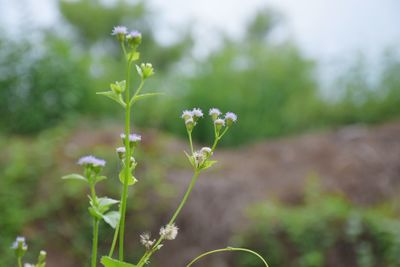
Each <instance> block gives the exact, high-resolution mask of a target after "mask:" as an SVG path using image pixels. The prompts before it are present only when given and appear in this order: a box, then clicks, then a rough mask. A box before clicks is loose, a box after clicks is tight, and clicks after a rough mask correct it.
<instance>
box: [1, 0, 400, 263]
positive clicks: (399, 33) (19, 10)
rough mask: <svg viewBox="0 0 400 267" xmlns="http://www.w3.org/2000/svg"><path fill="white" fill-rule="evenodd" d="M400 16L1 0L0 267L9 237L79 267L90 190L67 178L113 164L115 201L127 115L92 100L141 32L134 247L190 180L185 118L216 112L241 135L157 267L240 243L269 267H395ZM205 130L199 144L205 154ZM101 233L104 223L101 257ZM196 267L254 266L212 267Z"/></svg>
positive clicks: (386, 7) (363, 8) (388, 2)
mask: <svg viewBox="0 0 400 267" xmlns="http://www.w3.org/2000/svg"><path fill="white" fill-rule="evenodd" d="M399 12H400V3H399V2H398V1H396V0H383V1H373V0H353V1H346V0H337V1H329V2H328V1H318V0H305V1H291V0H281V1H278V0H251V1H250V0H248V1H236V0H235V1H233V0H223V1H222V0H221V1H207V0H203V1H197V0H196V1H184V0H170V1H162V0H149V1H133V0H132V1H128V0H125V1H124V0H102V1H96V0H75V1H67V0H62V1H52V0H35V1H34V0H16V1H7V0H0V22H1V23H0V29H1V33H2V34H1V35H0V149H1V151H2V153H1V154H0V211H1V215H0V265H1V266H13V264H14V258H13V252H12V251H11V249H9V247H10V245H11V243H12V241H13V240H14V239H15V237H16V236H17V235H24V236H26V237H27V239H28V245H29V247H30V251H29V255H27V256H26V260H27V261H29V260H30V261H34V259H35V258H36V255H37V253H38V251H39V249H40V248H43V249H45V250H47V251H48V254H49V256H48V258H49V261H48V266H50V267H52V266H58V267H72V266H82V262H84V261H85V260H86V259H88V254H89V253H90V242H91V226H90V219H89V217H88V212H87V196H86V195H87V192H86V188H85V186H84V185H82V184H79V183H78V182H76V183H75V182H73V181H68V182H66V181H62V180H61V179H60V177H61V176H62V175H64V174H66V173H70V172H77V171H80V168H79V167H78V166H76V161H77V159H78V158H79V157H81V156H83V155H86V154H94V155H96V156H98V157H101V158H104V159H106V160H107V168H106V173H107V175H108V177H109V179H108V180H107V181H106V182H105V183H104V184H103V185H101V186H100V187H99V191H101V192H102V194H104V195H107V196H110V197H114V198H118V196H119V190H120V185H119V181H118V179H117V178H116V177H117V174H118V169H119V167H120V166H118V159H117V156H116V155H115V153H114V151H115V147H117V146H119V145H120V144H119V133H120V132H121V131H122V127H123V125H122V123H121V122H122V121H123V114H122V112H121V110H120V109H119V107H118V106H117V105H115V104H114V103H113V102H111V101H109V100H108V99H105V98H103V97H99V96H97V95H95V92H98V91H104V90H106V89H108V85H109V83H110V82H113V81H116V80H121V79H124V73H125V72H124V64H123V58H122V57H121V51H120V50H119V46H118V43H117V42H116V41H115V40H114V39H113V38H112V36H111V35H110V33H111V30H112V28H113V26H115V25H126V26H128V27H129V28H130V29H137V30H139V31H141V32H142V34H143V42H142V45H141V47H140V50H141V54H142V59H141V60H142V61H144V62H151V63H153V66H154V67H155V69H156V75H155V76H154V78H152V79H150V80H149V81H148V82H147V83H146V86H145V90H148V91H161V92H164V93H165V96H162V97H157V98H153V99H147V100H144V101H142V102H141V103H138V105H137V106H136V107H135V108H134V111H133V114H134V115H133V117H134V128H135V131H136V132H139V133H141V134H142V137H143V142H142V144H141V146H140V149H139V150H140V152H139V155H138V158H137V161H138V162H139V165H138V174H137V175H136V176H137V178H138V179H139V180H140V182H139V183H138V184H137V186H135V188H134V189H132V191H131V192H130V200H129V204H128V208H129V211H128V223H127V225H128V229H129V230H128V240H129V244H128V251H129V253H128V255H129V256H128V259H129V260H130V261H134V260H136V259H138V257H140V255H141V253H142V252H143V248H142V247H141V246H140V244H139V241H138V240H139V238H138V234H139V233H141V232H143V231H151V232H152V233H153V235H157V233H158V229H159V227H160V226H161V225H163V224H165V222H166V221H167V220H168V218H169V217H170V216H171V213H172V211H173V209H174V208H175V207H176V205H177V203H178V201H179V200H180V198H181V196H182V194H183V192H184V190H185V188H186V186H187V185H188V182H189V180H190V172H191V170H190V167H189V165H188V163H187V162H186V158H185V156H184V154H183V153H182V151H183V150H184V149H187V142H186V139H185V129H184V125H183V122H182V120H181V119H180V114H181V111H182V110H183V109H187V108H192V107H199V108H202V109H203V110H204V111H205V112H206V111H208V109H209V108H211V107H218V108H220V109H221V110H222V111H224V112H226V111H233V112H236V113H237V114H238V116H239V121H238V124H237V125H235V127H234V128H232V130H231V131H230V132H229V133H228V135H227V136H226V138H225V140H224V141H223V143H222V144H221V146H222V148H221V149H220V150H218V152H217V153H216V154H215V158H216V159H217V160H218V161H219V162H218V164H217V165H216V167H215V168H213V170H208V171H206V172H205V173H204V174H203V175H202V177H201V179H199V182H198V185H197V187H196V189H195V190H194V192H193V194H192V195H191V198H190V200H189V202H188V204H187V206H186V207H185V209H184V210H183V212H182V216H181V217H180V218H179V219H178V221H177V224H178V226H179V228H180V233H179V235H178V238H177V240H175V241H174V242H168V244H167V245H166V246H165V247H164V248H163V249H162V250H161V252H160V253H159V254H157V255H156V256H155V257H154V259H153V261H152V263H151V266H168V267H170V266H185V263H187V262H188V261H189V260H190V259H191V258H193V257H195V256H197V255H198V254H199V253H201V252H203V251H205V250H211V249H215V248H220V247H226V246H228V245H232V246H244V247H248V248H251V249H254V250H256V251H258V252H259V253H260V254H262V255H263V256H264V257H266V259H267V261H268V262H269V263H270V266H287V267H290V266H300V267H301V266H304V267H331V266H332V267H333V266H352V267H353V266H357V267H375V266H379V267H386V266H387V267H389V266H390V267H394V266H400V220H399V219H400V194H399V193H400V54H399V53H400V27H399V25H400V17H399V16H398V14H399ZM210 126H211V121H210V119H209V118H206V119H204V120H203V121H202V122H201V123H200V124H199V125H198V126H197V127H196V131H195V140H196V144H197V145H198V146H204V145H209V144H210V142H211V140H210V139H211V138H212V129H211V127H210ZM111 239H112V231H111V229H109V227H107V226H105V225H103V226H102V228H101V249H100V250H101V252H103V253H106V251H108V248H109V244H110V242H111ZM198 266H209V267H224V266H230V267H245V266H246V267H247V266H248V267H251V266H253V267H256V266H260V263H259V262H258V261H257V259H255V258H253V257H252V256H248V255H243V254H230V253H228V254H223V255H222V254H220V255H215V256H212V257H209V258H208V259H206V260H204V261H202V262H200V263H199V264H198Z"/></svg>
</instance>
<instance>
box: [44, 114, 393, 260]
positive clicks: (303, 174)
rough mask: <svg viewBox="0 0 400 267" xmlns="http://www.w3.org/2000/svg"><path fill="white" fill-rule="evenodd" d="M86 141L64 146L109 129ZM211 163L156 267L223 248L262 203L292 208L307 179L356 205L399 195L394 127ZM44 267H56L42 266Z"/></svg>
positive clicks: (255, 149) (170, 148) (287, 143)
mask: <svg viewBox="0 0 400 267" xmlns="http://www.w3.org/2000/svg"><path fill="white" fill-rule="evenodd" d="M87 134H88V135H90V136H91V137H90V138H87V137H88V136H86V133H77V134H76V136H74V137H73V138H72V139H71V142H73V143H74V144H75V145H78V146H79V145H87V146H90V145H91V143H93V144H96V143H98V142H111V141H110V140H113V136H115V132H114V131H113V130H110V131H107V132H105V133H98V136H97V137H96V136H93V133H87ZM155 135H157V134H155ZM156 137H157V136H154V134H153V135H150V137H147V138H146V137H145V138H144V144H143V146H146V145H147V146H148V145H151V142H152V140H154V139H156ZM85 139H86V140H85ZM89 140H90V142H89ZM80 142H82V144H80ZM146 142H147V144H146ZM185 148H186V144H185V143H183V142H181V141H179V140H173V141H171V142H167V143H166V144H164V145H163V147H162V148H161V150H162V151H161V152H160V153H178V154H179V153H182V150H184V149H185ZM214 158H215V159H216V160H218V164H217V165H216V166H215V168H213V169H212V170H209V171H206V172H204V173H202V174H201V177H200V179H199V180H198V184H197V185H196V188H195V190H194V191H193V193H192V195H191V196H190V199H189V201H188V203H187V205H186V206H185V208H184V210H183V211H182V213H181V216H180V218H179V219H178V221H177V224H178V226H179V227H180V233H179V236H178V240H177V241H176V242H170V243H168V245H167V246H166V247H165V248H164V249H162V250H161V251H160V253H159V254H158V255H157V256H156V258H157V259H158V260H157V262H161V263H162V266H165V267H175V266H185V265H184V263H187V262H188V260H189V259H190V258H192V257H194V256H197V255H198V254H199V253H200V252H202V251H204V250H206V249H207V250H208V249H213V248H219V247H226V246H227V245H229V242H230V237H231V236H232V233H234V232H235V229H239V228H240V227H242V226H243V225H244V224H245V223H246V222H245V220H246V217H245V212H244V211H245V210H246V208H247V207H248V206H249V205H251V204H252V203H255V202H259V201H263V200H268V199H279V200H282V201H285V202H289V203H293V202H294V203H295V202H298V201H300V200H301V198H302V196H303V191H304V184H305V181H306V179H307V177H309V176H310V175H316V176H318V177H319V178H320V181H321V184H322V186H323V188H324V190H326V191H328V192H334V193H340V194H344V195H345V196H346V197H347V198H348V199H350V200H351V201H353V202H354V203H356V204H359V205H375V204H378V203H380V202H381V201H384V200H386V199H390V198H393V197H396V196H399V193H400V122H399V121H397V122H391V123H386V124H383V125H378V126H369V127H366V126H362V125H355V126H350V127H345V128H342V129H338V130H336V131H332V132H321V133H310V134H305V135H302V136H295V137H289V138H282V139H279V140H271V141H264V142H260V143H255V144H252V145H247V146H243V147H238V148H230V149H223V150H218V151H217V152H216V153H215V155H214ZM166 176H167V179H168V181H170V182H171V183H173V184H174V185H176V186H177V187H178V188H180V192H182V193H181V194H183V192H184V190H185V187H186V186H187V184H188V183H189V181H190V177H191V174H190V169H189V168H186V169H173V170H170V171H168V173H167V174H166ZM177 201H178V199H177V200H176V203H177ZM176 203H171V205H172V206H174V205H176ZM160 223H161V222H160ZM49 260H51V257H50V259H49ZM224 260H225V259H224V258H222V257H213V258H212V259H211V260H210V261H208V262H207V266H208V267H217V266H218V267H227V266H231V265H228V264H227V263H226V262H225V261H224ZM49 266H61V265H57V264H56V265H53V264H51V262H49ZM65 266H69V265H65ZM160 266H161V265H160ZM199 266H206V265H199Z"/></svg>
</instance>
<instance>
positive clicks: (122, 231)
mask: <svg viewBox="0 0 400 267" xmlns="http://www.w3.org/2000/svg"><path fill="white" fill-rule="evenodd" d="M131 66H132V61H131V60H129V61H128V67H127V74H126V76H127V77H126V89H125V99H126V110H125V111H126V112H125V158H126V159H130V157H131V150H130V145H129V135H130V115H131V105H130V101H129V99H130V92H129V84H130V74H131ZM124 172H125V177H124V178H125V179H124V184H123V189H122V195H121V212H120V214H121V218H120V223H119V224H120V227H119V260H121V261H123V260H124V234H125V214H126V203H127V198H128V181H129V179H130V178H131V175H132V174H131V170H130V168H129V164H125V170H124Z"/></svg>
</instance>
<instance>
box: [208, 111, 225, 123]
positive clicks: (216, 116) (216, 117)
mask: <svg viewBox="0 0 400 267" xmlns="http://www.w3.org/2000/svg"><path fill="white" fill-rule="evenodd" d="M208 114H209V115H210V116H211V118H212V119H213V121H215V120H216V119H218V116H219V115H221V114H222V113H221V111H220V110H219V109H217V108H211V109H210V111H209V112H208Z"/></svg>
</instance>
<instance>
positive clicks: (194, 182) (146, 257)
mask: <svg viewBox="0 0 400 267" xmlns="http://www.w3.org/2000/svg"><path fill="white" fill-rule="evenodd" d="M199 174H200V171H198V170H195V172H194V174H193V177H192V180H191V181H190V185H189V187H188V189H187V190H186V193H185V195H184V196H183V198H182V200H181V203H180V204H179V206H178V208H177V209H176V211H175V212H174V215H172V218H171V220H169V222H168V224H173V223H174V222H175V220H176V218H177V217H178V215H179V213H180V212H181V210H182V208H183V206H184V205H185V203H186V201H187V199H188V197H189V195H190V193H191V192H192V190H193V188H194V186H195V184H196V181H197V178H198V177H199ZM162 241H163V238H162V237H161V236H160V238H159V239H158V240H157V242H156V243H155V245H154V246H153V248H152V249H151V250H150V251H147V252H146V253H145V254H144V255H143V256H142V258H141V259H140V260H139V262H138V264H137V266H138V267H141V266H143V264H144V263H145V262H146V261H147V259H149V258H150V257H151V255H152V254H153V253H154V252H156V251H157V250H158V249H157V247H158V245H160V243H161V242H162Z"/></svg>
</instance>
